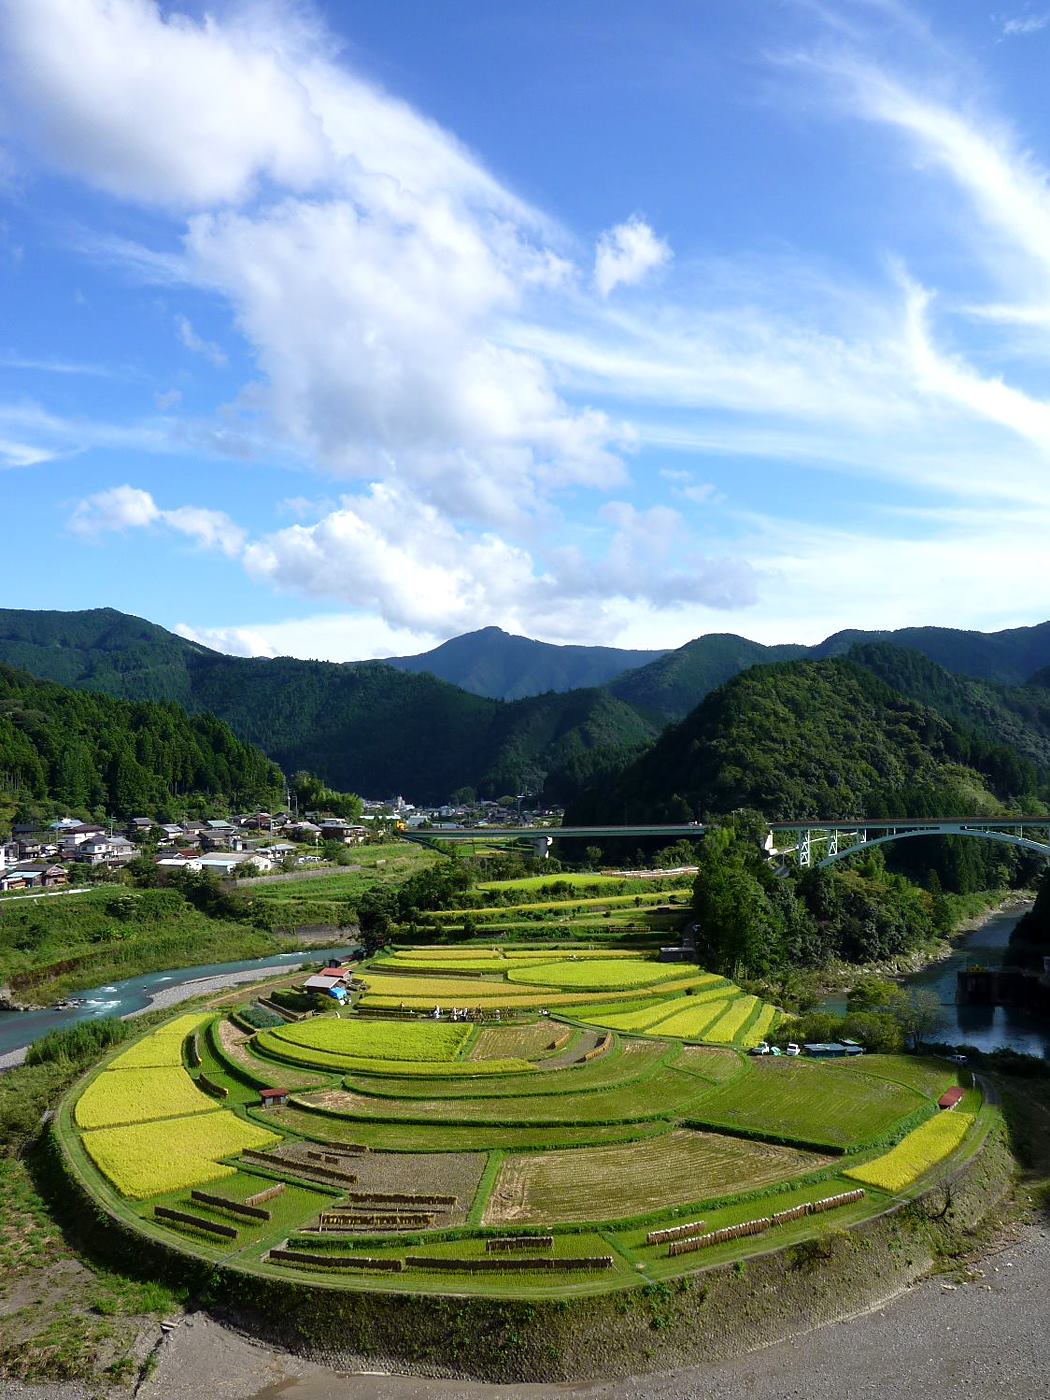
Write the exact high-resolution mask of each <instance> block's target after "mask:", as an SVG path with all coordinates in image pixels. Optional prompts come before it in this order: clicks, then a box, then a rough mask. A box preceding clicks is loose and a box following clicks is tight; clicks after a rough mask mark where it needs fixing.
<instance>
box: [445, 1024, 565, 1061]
mask: <svg viewBox="0 0 1050 1400" xmlns="http://www.w3.org/2000/svg"><path fill="white" fill-rule="evenodd" d="M563 1039H565V1040H569V1039H571V1032H570V1033H567V1032H566V1029H565V1027H564V1026H562V1025H560V1024H559V1023H558V1022H556V1021H555V1022H553V1023H552V1022H550V1021H538V1022H534V1023H533V1024H532V1025H528V1026H486V1027H484V1028H483V1029H482V1030H480V1031H479V1032H478V1038H477V1040H476V1041H475V1042H474V1043H473V1045H471V1047H470V1049H469V1050H468V1051H467V1058H468V1059H470V1060H513V1059H522V1060H531V1059H536V1058H537V1057H538V1056H541V1055H546V1054H547V1053H548V1052H550V1053H552V1054H553V1053H554V1050H555V1047H556V1045H557V1043H558V1042H559V1041H561V1040H563Z"/></svg>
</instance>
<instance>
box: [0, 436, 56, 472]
mask: <svg viewBox="0 0 1050 1400" xmlns="http://www.w3.org/2000/svg"><path fill="white" fill-rule="evenodd" d="M56 455H57V454H56V453H55V452H53V451H51V450H50V449H49V448H46V447H37V446H35V445H33V444H32V443H28V442H15V441H13V440H12V439H11V438H0V466H2V467H4V468H7V467H36V466H39V465H40V463H41V462H50V461H51V460H52V458H53V457H55V456H56Z"/></svg>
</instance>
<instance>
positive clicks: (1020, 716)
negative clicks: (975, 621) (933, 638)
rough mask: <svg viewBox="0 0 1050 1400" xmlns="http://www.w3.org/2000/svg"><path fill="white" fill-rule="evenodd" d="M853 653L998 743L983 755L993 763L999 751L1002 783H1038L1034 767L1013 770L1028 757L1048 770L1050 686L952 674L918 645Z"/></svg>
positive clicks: (867, 646) (1017, 786) (881, 645)
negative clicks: (983, 679) (931, 659)
mask: <svg viewBox="0 0 1050 1400" xmlns="http://www.w3.org/2000/svg"><path fill="white" fill-rule="evenodd" d="M849 658H850V660H851V661H856V662H858V663H859V664H860V665H862V666H864V667H865V668H866V669H867V670H869V671H872V672H873V673H874V674H875V675H877V676H879V677H880V678H881V679H882V680H884V681H885V682H886V684H887V685H891V686H892V687H893V688H894V690H899V691H901V693H902V694H904V695H907V696H908V697H909V699H912V700H918V701H919V702H920V703H921V704H925V705H932V706H933V708H934V709H935V710H937V711H938V712H939V713H940V714H942V715H945V716H946V717H947V718H948V719H953V720H957V721H958V722H959V723H960V724H962V725H964V726H965V727H966V728H967V729H969V730H970V731H972V733H974V734H975V735H976V736H977V737H978V738H979V739H980V741H981V744H982V746H985V747H987V748H989V749H991V750H995V749H998V750H999V751H1000V752H999V753H998V755H997V756H996V755H994V754H992V753H989V754H986V755H985V763H986V765H987V764H989V763H994V762H995V761H996V757H997V759H998V762H999V764H1000V766H1001V768H1002V773H1001V774H998V775H996V776H997V779H998V781H999V783H1000V785H1003V786H1005V787H1006V788H1008V789H1011V790H1013V791H1018V792H1022V791H1025V790H1027V789H1028V788H1031V787H1032V786H1033V785H1034V782H1035V774H1034V773H1033V772H1032V771H1031V769H1030V768H1028V769H1024V770H1023V771H1021V772H1017V771H1015V770H1016V765H1017V763H1018V760H1019V759H1020V760H1021V761H1022V762H1023V761H1025V760H1027V762H1028V764H1030V765H1033V766H1034V768H1035V769H1037V770H1039V773H1040V774H1041V775H1042V774H1046V773H1048V772H1050V689H1047V688H1045V687H1042V686H1039V685H1037V684H1035V683H1034V682H1033V683H1031V684H1029V685H1025V686H1006V685H1000V684H997V683H996V682H994V681H979V680H970V679H968V678H967V677H965V676H957V675H953V674H952V673H951V672H950V671H946V670H945V669H944V667H943V666H938V665H937V663H936V662H935V661H930V660H928V659H927V658H926V657H925V656H922V655H921V654H920V653H919V652H917V651H909V650H907V649H906V648H904V647H897V646H890V645H888V644H887V643H885V642H868V643H863V644H861V645H859V646H855V647H852V648H851V649H850V651H849ZM993 771H994V770H993ZM1026 785H1027V786H1026Z"/></svg>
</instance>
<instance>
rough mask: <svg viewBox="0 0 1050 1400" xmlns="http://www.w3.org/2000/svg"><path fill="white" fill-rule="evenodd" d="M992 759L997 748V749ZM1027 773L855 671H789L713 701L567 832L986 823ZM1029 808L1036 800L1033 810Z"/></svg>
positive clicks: (587, 806) (844, 666) (764, 670)
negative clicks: (733, 822)
mask: <svg viewBox="0 0 1050 1400" xmlns="http://www.w3.org/2000/svg"><path fill="white" fill-rule="evenodd" d="M1000 747H1001V746H1000ZM1032 771H1033V770H1031V769H1030V768H1029V767H1027V766H1026V765H1023V764H1020V765H1018V764H1015V765H1014V767H1013V768H1012V769H1011V770H1010V771H1009V772H1002V771H1000V765H999V762H998V756H997V755H996V753H995V746H991V745H986V744H985V743H984V742H983V741H982V740H981V739H980V737H979V736H977V735H975V734H973V733H972V732H970V731H967V730H965V729H964V728H963V727H962V726H960V725H959V724H957V723H954V722H952V721H951V720H949V719H946V718H944V717H943V716H942V715H940V714H938V713H937V712H936V711H935V710H933V709H931V708H930V707H928V706H926V705H922V704H920V703H918V702H916V701H913V700H910V699H906V698H905V697H904V696H903V695H901V694H899V693H898V692H896V691H894V690H893V689H891V688H890V687H889V686H888V685H887V684H886V683H885V682H884V681H882V680H880V679H879V678H878V677H876V676H875V675H873V674H872V673H871V672H870V671H868V670H866V669H865V668H863V667H862V666H859V665H857V664H856V663H855V662H853V661H849V660H845V659H840V658H832V659H829V660H826V661H790V662H781V663H778V664H776V665H771V666H763V667H760V668H755V669H752V670H750V671H746V672H744V673H743V674H741V675H739V676H737V677H735V678H734V679H733V680H731V681H729V682H728V683H727V684H726V685H724V686H722V687H721V688H720V689H718V690H716V691H714V692H712V693H711V694H710V695H709V696H708V697H707V699H706V700H704V701H703V702H702V703H701V704H700V705H699V706H697V708H696V709H695V710H694V711H693V712H692V713H691V714H690V715H689V716H687V718H686V719H685V720H683V721H682V723H681V724H678V725H674V726H671V727H670V728H669V729H667V730H665V731H664V733H663V734H662V735H661V737H660V738H659V739H658V740H657V742H656V743H655V744H654V745H653V747H652V748H651V749H650V750H649V751H648V752H647V753H645V754H644V755H643V756H642V757H641V758H639V759H638V760H636V761H635V762H634V763H633V764H631V765H629V766H628V767H627V768H626V769H625V770H624V771H623V772H622V773H621V774H620V775H619V777H618V778H616V779H615V780H614V781H612V782H611V783H609V784H607V785H605V786H603V787H602V788H600V789H599V788H592V789H591V790H590V791H589V792H587V793H586V794H584V795H583V796H581V798H580V799H579V800H578V802H576V803H574V804H573V806H572V809H571V811H570V813H569V814H568V816H569V819H571V820H581V821H601V820H608V821H613V820H616V821H623V820H624V819H625V818H629V819H630V820H648V821H659V820H682V819H687V818H690V819H691V818H694V817H698V816H701V815H703V814H705V813H719V812H730V811H733V810H735V809H736V808H739V807H753V808H757V809H758V810H760V811H762V812H763V813H765V814H766V815H767V816H770V817H779V818H782V819H786V818H792V817H805V816H811V815H813V814H815V813H819V814H820V815H822V816H825V817H830V816H840V817H849V816H889V815H894V816H898V815H899V816H906V815H922V814H924V813H927V812H930V813H935V812H938V811H939V812H945V811H948V812H967V813H979V812H991V811H994V810H995V809H996V808H997V806H998V805H999V803H1000V801H1007V800H1011V799H1014V800H1016V799H1017V798H1019V797H1020V796H1022V795H1024V794H1023V793H1019V792H1018V791H1017V790H1016V788H1015V787H1014V786H1013V784H1014V783H1015V782H1020V784H1021V786H1022V788H1027V786H1028V780H1029V779H1030V778H1031V775H1032ZM1033 800H1034V798H1033Z"/></svg>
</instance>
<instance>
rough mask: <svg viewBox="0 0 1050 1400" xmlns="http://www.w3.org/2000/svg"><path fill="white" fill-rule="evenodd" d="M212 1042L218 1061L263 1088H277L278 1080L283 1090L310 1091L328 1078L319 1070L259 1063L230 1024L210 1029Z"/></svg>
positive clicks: (242, 1034)
mask: <svg viewBox="0 0 1050 1400" xmlns="http://www.w3.org/2000/svg"><path fill="white" fill-rule="evenodd" d="M208 1035H209V1039H210V1040H211V1042H212V1045H213V1046H214V1047H216V1049H217V1051H218V1054H219V1057H220V1058H221V1059H223V1060H226V1061H228V1062H229V1063H230V1064H232V1065H235V1066H236V1067H237V1068H238V1069H240V1070H242V1071H243V1072H244V1073H245V1074H246V1075H247V1076H248V1078H249V1079H250V1080H251V1081H252V1083H253V1084H258V1085H259V1086H260V1087H266V1088H276V1087H278V1086H277V1084H276V1078H277V1077H278V1076H279V1077H280V1081H281V1083H280V1086H279V1087H281V1088H284V1089H309V1088H313V1087H314V1086H315V1085H317V1084H323V1083H325V1081H326V1079H327V1076H326V1074H325V1073H324V1072H323V1071H319V1070H301V1069H291V1068H289V1066H288V1065H281V1066H280V1068H278V1067H277V1066H276V1065H273V1064H270V1063H268V1062H267V1061H266V1060H260V1059H259V1058H258V1056H257V1055H253V1054H252V1052H251V1050H250V1049H249V1048H248V1042H247V1037H246V1036H245V1033H244V1032H243V1031H239V1030H238V1029H237V1027H236V1026H234V1025H233V1024H232V1023H231V1022H230V1021H226V1020H220V1021H218V1022H216V1023H215V1024H214V1026H213V1027H211V1028H209V1031H208Z"/></svg>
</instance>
